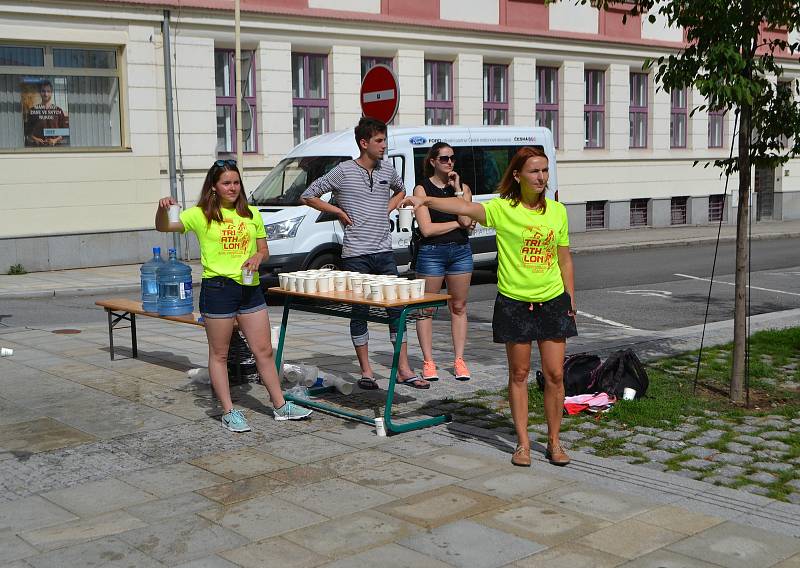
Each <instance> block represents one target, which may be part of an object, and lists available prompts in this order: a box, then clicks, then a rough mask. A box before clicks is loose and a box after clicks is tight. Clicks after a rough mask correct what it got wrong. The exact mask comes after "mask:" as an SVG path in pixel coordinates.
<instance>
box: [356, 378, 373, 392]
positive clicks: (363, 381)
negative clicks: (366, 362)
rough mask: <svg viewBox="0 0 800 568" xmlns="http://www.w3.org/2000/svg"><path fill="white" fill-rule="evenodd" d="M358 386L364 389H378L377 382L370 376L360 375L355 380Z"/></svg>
mask: <svg viewBox="0 0 800 568" xmlns="http://www.w3.org/2000/svg"><path fill="white" fill-rule="evenodd" d="M356 384H357V385H358V388H360V389H361V390H365V391H372V390H377V389H378V383H377V382H375V379H373V378H372V377H361V378H360V379H358V381H356Z"/></svg>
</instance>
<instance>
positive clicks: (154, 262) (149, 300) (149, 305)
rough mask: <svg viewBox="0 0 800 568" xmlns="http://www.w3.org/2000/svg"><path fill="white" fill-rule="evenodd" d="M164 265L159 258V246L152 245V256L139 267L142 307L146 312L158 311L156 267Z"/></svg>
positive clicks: (162, 260)
mask: <svg viewBox="0 0 800 568" xmlns="http://www.w3.org/2000/svg"><path fill="white" fill-rule="evenodd" d="M160 266H164V259H163V258H161V247H153V258H151V259H150V260H148V261H147V262H145V263H144V264H143V265H142V267H141V268H140V269H139V273H140V275H141V280H142V309H143V310H144V311H146V312H153V313H156V312H158V276H157V274H156V273H157V272H158V268H159V267H160Z"/></svg>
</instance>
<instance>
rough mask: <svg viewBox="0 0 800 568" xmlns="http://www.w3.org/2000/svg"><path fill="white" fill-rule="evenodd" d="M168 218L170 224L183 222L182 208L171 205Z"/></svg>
mask: <svg viewBox="0 0 800 568" xmlns="http://www.w3.org/2000/svg"><path fill="white" fill-rule="evenodd" d="M167 217H169V222H170V223H177V222H178V221H180V220H181V206H180V205H170V206H169V209H167Z"/></svg>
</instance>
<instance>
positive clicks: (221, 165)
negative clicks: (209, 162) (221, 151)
mask: <svg viewBox="0 0 800 568" xmlns="http://www.w3.org/2000/svg"><path fill="white" fill-rule="evenodd" d="M214 165H215V166H217V167H218V168H224V167H225V166H233V167H236V160H217V161H216V162H214Z"/></svg>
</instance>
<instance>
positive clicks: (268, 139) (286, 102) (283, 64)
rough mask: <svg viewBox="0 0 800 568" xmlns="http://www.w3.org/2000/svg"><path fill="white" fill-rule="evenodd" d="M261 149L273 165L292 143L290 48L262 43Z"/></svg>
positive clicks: (258, 55) (259, 58) (259, 70)
mask: <svg viewBox="0 0 800 568" xmlns="http://www.w3.org/2000/svg"><path fill="white" fill-rule="evenodd" d="M256 64H257V65H258V68H257V70H256V81H257V83H258V96H259V118H260V119H261V120H260V124H261V132H260V137H261V140H260V142H261V144H260V148H261V149H262V151H263V153H264V161H265V162H266V163H267V164H268V165H271V166H272V165H275V164H276V163H277V162H278V161H279V160H280V159H281V158H282V157H283V156H284V155H285V154H286V152H287V150H286V149H287V148H291V147H292V145H293V143H294V133H293V131H292V129H293V127H294V126H293V122H292V44H290V43H288V42H278V41H261V42H259V44H258V49H257V53H256Z"/></svg>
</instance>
